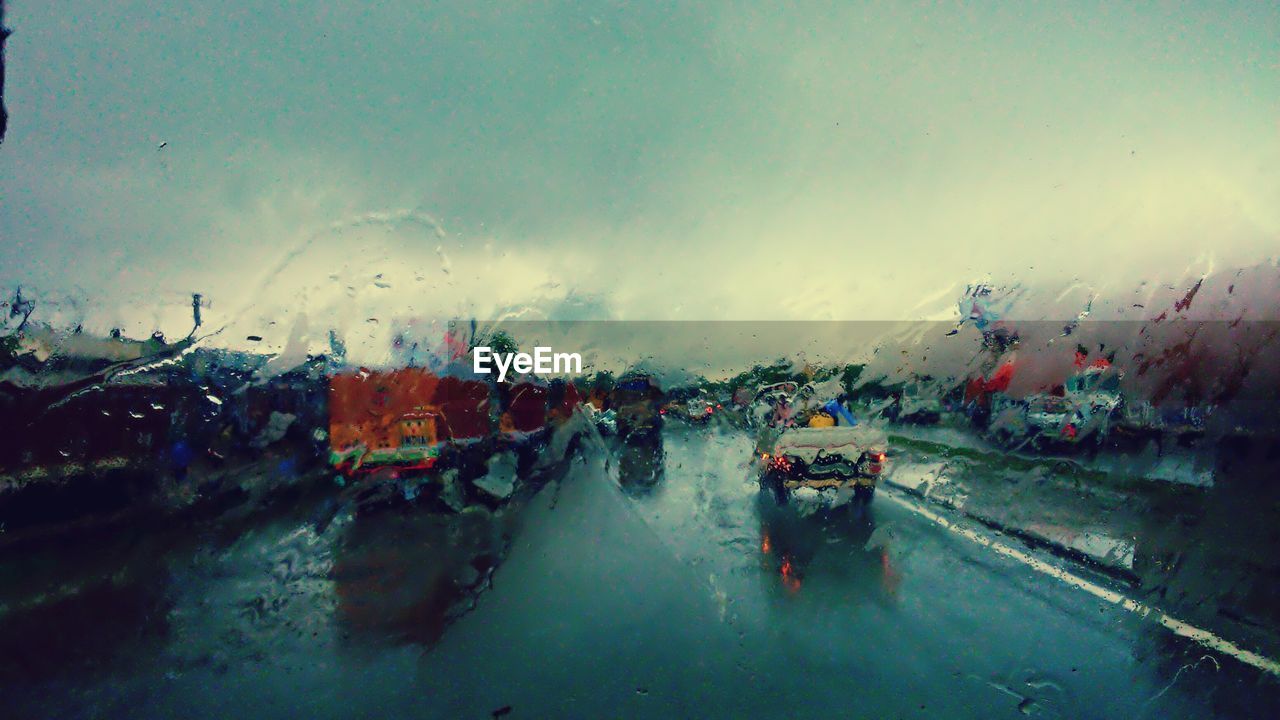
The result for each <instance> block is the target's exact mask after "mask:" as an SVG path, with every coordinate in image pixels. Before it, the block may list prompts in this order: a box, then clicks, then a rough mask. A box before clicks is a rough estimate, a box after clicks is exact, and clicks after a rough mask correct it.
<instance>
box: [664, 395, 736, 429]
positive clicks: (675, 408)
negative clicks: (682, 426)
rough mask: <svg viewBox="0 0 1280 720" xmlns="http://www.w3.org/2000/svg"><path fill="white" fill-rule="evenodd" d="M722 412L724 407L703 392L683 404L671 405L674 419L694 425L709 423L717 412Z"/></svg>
mask: <svg viewBox="0 0 1280 720" xmlns="http://www.w3.org/2000/svg"><path fill="white" fill-rule="evenodd" d="M723 410H724V405H723V404H721V403H718V402H716V400H715V399H714V398H712V397H711V396H710V395H709V394H707V393H705V392H700V393H698V394H697V395H695V396H693V397H691V398H689V399H688V400H686V401H684V402H681V403H675V404H673V405H672V412H673V414H675V415H676V417H678V418H679V419H681V420H686V421H688V422H691V423H695V424H701V423H706V422H709V421H710V420H711V418H713V417H715V414H716V413H717V412H722V411H723Z"/></svg>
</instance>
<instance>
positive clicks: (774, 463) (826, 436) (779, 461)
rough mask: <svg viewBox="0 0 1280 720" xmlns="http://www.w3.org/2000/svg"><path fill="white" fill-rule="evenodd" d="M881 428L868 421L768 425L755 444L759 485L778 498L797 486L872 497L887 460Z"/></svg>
mask: <svg viewBox="0 0 1280 720" xmlns="http://www.w3.org/2000/svg"><path fill="white" fill-rule="evenodd" d="M888 448H889V442H888V438H887V437H886V436H885V434H884V433H883V432H880V431H879V430H875V429H872V428H867V427H864V426H857V427H820V428H809V427H805V428H786V429H783V430H781V431H780V432H776V431H774V430H772V429H766V430H765V431H764V432H763V433H762V436H761V441H760V442H758V443H757V454H758V458H759V462H760V465H759V468H760V485H761V487H762V488H764V489H765V490H768V491H769V492H771V493H772V494H773V496H774V498H775V499H776V500H777V501H778V502H779V503H785V502H786V501H787V499H788V498H789V497H790V495H791V492H792V491H793V490H795V489H796V488H802V487H807V488H813V489H815V490H837V489H840V488H849V489H852V490H853V493H854V499H855V500H859V501H861V502H870V501H871V498H872V497H874V495H875V491H876V485H877V484H878V483H879V481H880V477H881V475H882V474H883V473H884V468H885V465H886V461H887V454H888Z"/></svg>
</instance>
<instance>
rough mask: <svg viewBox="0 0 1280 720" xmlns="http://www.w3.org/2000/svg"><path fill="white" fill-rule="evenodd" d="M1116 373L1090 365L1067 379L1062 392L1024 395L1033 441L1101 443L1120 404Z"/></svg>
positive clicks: (1028, 427)
mask: <svg viewBox="0 0 1280 720" xmlns="http://www.w3.org/2000/svg"><path fill="white" fill-rule="evenodd" d="M1120 404H1121V403H1120V393H1119V375H1118V374H1117V373H1115V372H1112V371H1108V370H1107V369H1105V368H1099V367H1092V368H1088V369H1086V370H1085V371H1083V372H1081V373H1079V374H1077V375H1074V376H1072V377H1070V378H1068V379H1067V381H1066V383H1065V384H1064V385H1063V393H1062V395H1052V394H1040V395H1033V396H1031V397H1029V398H1027V403H1026V424H1027V430H1028V432H1030V433H1032V442H1033V443H1036V444H1039V443H1043V442H1056V443H1066V444H1070V445H1074V444H1078V443H1080V442H1082V441H1084V440H1085V439H1092V440H1094V441H1095V442H1098V443H1101V442H1102V441H1103V440H1104V439H1105V438H1106V436H1107V434H1108V433H1109V432H1110V430H1111V422H1112V418H1113V416H1115V415H1116V414H1117V409H1118V408H1119V407H1120Z"/></svg>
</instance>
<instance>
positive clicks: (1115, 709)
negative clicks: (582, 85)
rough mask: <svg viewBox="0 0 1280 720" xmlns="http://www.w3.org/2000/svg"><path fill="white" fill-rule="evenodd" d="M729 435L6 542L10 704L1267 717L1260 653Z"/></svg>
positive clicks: (691, 436)
mask: <svg viewBox="0 0 1280 720" xmlns="http://www.w3.org/2000/svg"><path fill="white" fill-rule="evenodd" d="M749 452H750V441H749V440H748V439H747V438H746V437H745V436H743V435H741V434H737V433H733V432H729V431H721V430H717V429H714V428H676V427H672V428H670V429H669V430H668V431H667V432H666V433H665V472H664V473H663V477H662V479H661V481H660V482H659V484H658V485H657V486H656V487H655V488H653V489H652V490H651V491H648V492H624V491H623V490H622V489H621V488H620V487H619V486H618V483H617V462H616V461H614V460H610V459H609V456H608V454H606V453H604V452H602V451H600V450H598V449H596V450H588V451H587V452H586V453H584V456H583V457H582V458H581V460H580V461H575V462H574V463H573V464H572V466H571V468H570V469H569V470H568V471H567V473H566V474H565V475H564V477H563V478H562V479H561V480H559V481H555V482H552V483H550V484H548V485H547V486H546V487H544V488H543V489H542V490H541V491H540V492H539V493H537V494H536V495H535V496H533V497H532V498H531V499H529V500H528V501H526V502H523V503H518V504H517V506H514V507H512V508H511V509H510V510H508V511H506V512H502V513H499V514H497V515H490V514H488V513H482V512H468V513H465V514H464V515H462V516H460V517H459V516H442V515H438V514H432V513H427V512H424V511H421V510H412V509H394V508H393V509H391V510H388V511H384V512H382V513H379V514H373V515H359V516H354V515H351V514H341V515H340V517H339V518H338V520H336V521H334V522H332V523H324V522H317V517H319V516H321V515H322V514H323V513H322V512H321V511H320V510H319V509H318V508H319V507H320V506H321V505H322V503H323V500H322V499H316V500H309V501H306V502H301V503H298V504H297V506H296V507H293V508H291V509H290V510H289V511H288V512H284V513H280V514H278V515H276V516H275V517H272V518H270V519H268V520H262V519H259V520H257V521H255V522H253V523H249V524H245V525H241V526H236V527H225V526H224V527H219V528H216V529H203V530H195V529H192V530H188V531H185V532H184V531H183V530H181V529H177V530H169V531H166V532H163V533H154V532H152V533H148V532H144V531H141V530H139V531H135V532H133V533H122V532H117V533H114V534H112V535H111V536H109V537H107V538H101V539H98V540H97V541H94V542H90V543H80V544H78V545H76V546H74V547H71V548H65V547H64V548H50V549H48V550H46V551H41V552H28V553H26V554H24V555H23V556H21V557H6V558H0V603H3V606H0V613H2V614H0V697H3V698H5V700H4V702H5V703H6V705H7V707H8V710H7V711H2V712H0V714H4V713H5V712H13V713H14V714H15V716H17V717H59V718H61V717H104V718H117V717H119V718H123V717H130V718H149V717H183V718H201V717H255V718H272V717H280V718H293V717H334V718H357V717H407V718H415V717H441V718H467V717H475V718H488V717H493V716H498V717H510V718H519V717H528V718H551V717H583V718H597V717H600V718H605V717H609V718H613V717H655V718H673V717H866V718H916V717H920V718H926V717H941V718H966V717H974V718H979V717H980V718H1000V717H1011V718H1021V717H1028V716H1030V717H1045V718H1182V717H1188V718H1190V717H1233V718H1234V717H1240V718H1244V717H1280V683H1278V682H1277V680H1276V678H1274V677H1273V676H1271V675H1268V674H1266V673H1265V672H1262V671H1259V670H1257V669H1255V668H1252V667H1248V666H1246V665H1244V664H1241V663H1239V662H1237V661H1235V660H1233V659H1232V658H1230V657H1227V656H1223V655H1220V654H1217V653H1215V652H1213V651H1212V650H1209V649H1206V648H1204V647H1202V646H1200V645H1197V644H1195V643H1193V642H1191V641H1188V640H1185V639H1182V638H1179V637H1177V636H1175V635H1174V634H1172V633H1171V632H1169V631H1168V630H1167V629H1165V628H1163V627H1161V626H1160V625H1158V624H1156V623H1154V622H1152V621H1151V620H1150V619H1147V618H1143V617H1139V616H1137V615H1135V614H1134V613H1131V612H1128V611H1126V610H1124V609H1123V608H1120V607H1117V606H1116V605H1115V604H1112V603H1108V602H1104V601H1102V600H1099V599H1098V598H1096V597H1094V596H1093V595H1090V594H1088V593H1085V592H1082V591H1081V590H1080V589H1078V588H1075V587H1071V586H1070V585H1068V584H1067V583H1064V582H1061V581H1059V580H1057V579H1055V578H1053V577H1051V576H1048V575H1045V574H1044V573H1042V572H1038V571H1036V570H1035V569H1033V568H1031V567H1028V566H1027V565H1026V564H1025V563H1023V562H1020V561H1018V560H1017V559H1016V558H1010V557H1006V556H1004V555H1000V554H998V553H995V552H992V551H991V549H990V548H989V547H987V546H984V545H983V544H981V543H976V542H974V541H973V540H972V539H970V538H967V537H965V536H964V535H963V534H960V533H956V532H953V531H950V530H948V529H946V528H944V527H940V526H939V525H937V524H935V523H932V522H929V521H928V520H927V519H926V518H923V517H922V516H921V515H920V514H919V513H917V512H914V511H913V510H912V507H913V506H912V503H914V502H915V501H913V500H911V499H908V498H904V497H901V496H896V495H894V494H893V493H891V492H886V491H884V490H882V491H881V492H880V493H879V494H878V496H877V497H876V499H875V501H874V502H873V503H872V505H871V506H870V507H869V508H862V507H858V506H854V505H848V504H845V505H840V506H837V507H830V506H829V503H827V502H825V501H822V500H820V499H817V498H808V497H800V498H797V499H795V500H794V501H793V502H792V503H790V504H789V505H787V506H785V507H778V506H776V505H775V504H774V503H773V502H772V501H771V500H769V499H768V498H767V497H762V496H761V494H760V493H759V492H758V490H757V487H756V485H755V484H754V482H753V481H752V478H751V477H750V476H749V474H748V470H747V467H746V466H745V461H746V460H747V458H748V455H749ZM975 531H976V532H980V533H981V532H985V531H983V530H981V529H975ZM997 540H999V539H997ZM1002 542H1012V541H1008V540H1002ZM1023 550H1024V551H1026V552H1028V553H1032V554H1035V555H1036V557H1037V558H1040V559H1042V560H1044V561H1045V562H1048V563H1051V564H1054V565H1062V566H1064V567H1069V565H1068V563H1067V561H1063V560H1059V559H1057V558H1053V557H1050V556H1047V555H1040V554H1037V553H1035V551H1031V550H1027V549H1026V548H1023ZM1072 571H1073V572H1081V571H1080V570H1079V569H1074V568H1073V569H1072ZM1094 580H1095V582H1098V583H1100V584H1106V583H1107V581H1106V580H1103V579H1097V578H1095V579H1094ZM1117 589H1120V590H1123V588H1120V587H1118V586H1117Z"/></svg>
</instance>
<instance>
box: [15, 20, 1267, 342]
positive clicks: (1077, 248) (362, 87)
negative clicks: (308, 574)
mask: <svg viewBox="0 0 1280 720" xmlns="http://www.w3.org/2000/svg"><path fill="white" fill-rule="evenodd" d="M374 5H375V4H374V3H365V2H336V1H330V2H306V1H304V0H295V1H292V2H269V1H265V0H264V1H259V2H253V1H250V2H244V3H229V4H228V3H210V2H191V1H187V0H170V1H168V2H164V3H156V2H153V1H152V0H140V1H136V2H134V1H118V0H113V1H112V2H100V1H81V0H39V1H38V2H37V1H35V0H9V2H8V3H7V6H8V25H9V26H10V27H12V28H13V30H14V34H13V36H12V38H11V39H10V41H9V45H8V55H7V58H8V84H7V86H6V94H7V97H6V100H7V102H8V106H9V111H10V115H11V119H10V128H9V134H8V137H7V139H6V140H5V142H4V144H3V145H0V237H2V238H3V242H0V282H3V283H5V284H6V286H8V287H11V286H12V285H14V284H17V283H22V284H24V285H25V286H27V287H29V288H33V289H36V290H38V291H40V292H42V293H44V294H45V296H46V297H48V298H51V299H52V298H61V299H60V300H58V302H59V303H60V307H61V308H62V310H63V312H66V313H70V314H71V315H74V314H76V313H80V314H83V315H85V317H86V318H88V319H89V320H91V321H92V322H93V323H96V324H104V323H106V324H118V323H126V324H128V325H129V326H130V327H131V328H132V329H133V330H134V332H138V331H141V330H144V329H148V328H147V326H149V325H150V326H165V327H166V329H167V330H168V331H169V332H171V333H173V332H178V331H182V330H184V329H183V328H181V327H177V326H179V325H181V324H182V322H181V320H182V318H184V317H185V314H186V312H187V311H186V310H185V309H184V307H185V305H186V304H187V301H186V299H185V296H186V294H187V293H189V292H191V291H193V290H197V291H201V292H203V293H205V295H206V296H207V297H208V298H210V300H211V302H212V307H211V308H210V310H209V312H208V315H209V317H210V318H211V319H216V320H218V321H227V320H228V319H238V321H240V322H242V323H247V324H248V325H254V324H258V325H262V324H264V323H266V322H269V320H268V319H270V320H276V321H278V323H279V327H281V328H283V327H290V328H293V329H294V330H297V322H298V321H297V319H296V318H297V317H298V315H300V314H303V313H305V314H307V315H308V316H309V318H310V324H309V328H310V329H309V330H308V329H306V328H304V330H303V331H304V332H310V333H312V334H316V333H317V332H318V331H317V328H323V327H327V326H330V325H333V324H335V323H342V322H350V321H351V320H352V318H358V319H360V320H361V321H367V320H368V318H367V317H365V316H369V317H375V316H376V317H378V318H380V319H381V320H382V321H383V322H384V323H385V322H388V321H389V320H390V319H392V318H395V317H407V316H449V315H464V316H465V315H466V314H469V313H477V314H480V315H482V316H483V315H492V314H494V313H496V312H497V311H498V309H500V308H503V307H514V308H522V307H536V308H538V309H539V311H540V312H544V313H545V312H550V313H552V314H558V315H562V316H566V317H623V318H650V319H667V318H684V319H710V318H716V319H721V318H743V319H763V318H805V319H825V318H838V319H864V318H865V319H869V318H875V319H900V318H908V317H918V316H922V315H934V314H936V312H937V311H938V310H939V309H941V308H954V306H955V300H956V292H957V287H958V286H963V284H964V283H965V282H968V281H972V280H974V279H977V278H982V277H991V278H993V279H995V280H997V281H1010V280H1018V281H1023V282H1029V283H1042V284H1052V283H1060V284H1064V285H1065V284H1068V283H1071V282H1081V283H1084V284H1085V285H1088V286H1098V287H1106V286H1124V285H1126V284H1130V285H1131V284H1134V283H1136V282H1138V281H1140V280H1143V279H1152V280H1161V281H1166V282H1177V281H1180V280H1181V279H1183V278H1184V277H1190V276H1195V275H1197V274H1199V273H1203V272H1205V271H1207V270H1209V269H1212V268H1223V267H1237V266H1245V265H1252V264H1256V263H1259V262H1266V261H1271V260H1273V259H1274V258H1275V257H1276V255H1277V251H1278V249H1280V174H1278V168H1280V6H1277V5H1276V4H1274V3H1263V2H1258V3H1248V4H1240V5H1236V4H1226V3H1206V2H1202V3H1188V4H1185V5H1182V6H1179V5H1177V4H1174V3H1160V4H1158V5H1157V6H1147V5H1145V4H1144V7H1143V8H1141V9H1131V8H1128V7H1127V4H1126V6H1125V7H1121V6H1119V4H1116V3H1106V2H1102V3H1086V2H1079V3H1071V4H1070V5H1069V6H1068V5H1067V4H1062V3H1045V4H1041V5H1039V6H1037V7H1034V8H1033V7H1030V6H1029V4H1025V3H1005V4H1002V5H994V4H986V3H972V4H969V5H968V7H963V8H962V7H958V6H957V5H958V4H955V3H947V4H945V5H944V6H934V5H931V4H921V5H911V6H908V5H907V4H905V3H896V2H886V3H872V4H865V3H845V2H832V3H789V4H788V5H793V6H794V7H791V8H788V9H785V10H772V11H770V10H763V9H759V8H761V7H762V6H763V3H740V4H738V5H737V6H729V5H727V4H723V3H712V2H700V3H696V4H695V3H688V4H678V5H677V4H671V3H660V2H632V3H611V2H578V3H559V2H537V3H534V2H530V3H495V4H490V3H478V2H441V3H426V2H385V3H377V4H376V7H374ZM379 275H381V277H379ZM51 302H52V300H51ZM67 308H71V309H70V310H68V309H67ZM338 315H341V316H342V317H343V318H344V319H343V320H335V319H334V318H335V317H336V316H338ZM264 332H270V328H268V329H267V330H265V331H264Z"/></svg>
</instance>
